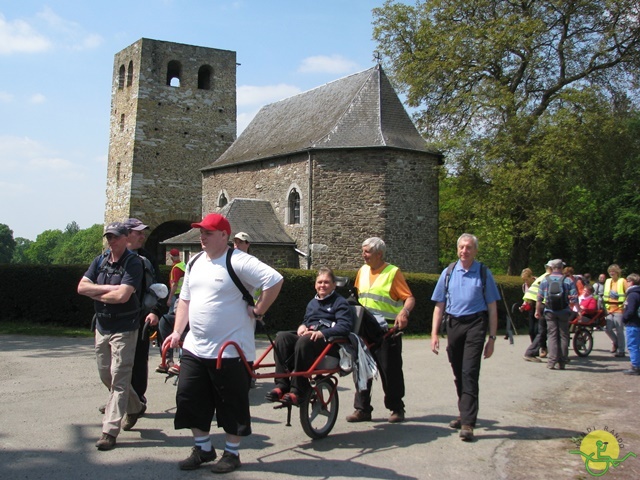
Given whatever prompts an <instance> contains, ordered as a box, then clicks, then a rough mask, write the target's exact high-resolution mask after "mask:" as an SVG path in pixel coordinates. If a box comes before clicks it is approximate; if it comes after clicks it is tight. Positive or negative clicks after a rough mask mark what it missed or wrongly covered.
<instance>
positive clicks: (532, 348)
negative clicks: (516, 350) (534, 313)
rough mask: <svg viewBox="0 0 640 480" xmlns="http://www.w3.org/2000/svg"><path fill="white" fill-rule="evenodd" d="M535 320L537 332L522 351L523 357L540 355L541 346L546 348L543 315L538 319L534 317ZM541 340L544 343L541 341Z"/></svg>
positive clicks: (545, 330)
mask: <svg viewBox="0 0 640 480" xmlns="http://www.w3.org/2000/svg"><path fill="white" fill-rule="evenodd" d="M536 321H537V322H538V333H537V334H536V336H535V338H534V339H533V341H532V342H531V344H530V345H529V347H528V348H527V351H526V352H524V356H525V357H537V356H538V355H540V349H541V348H544V349H545V350H546V349H547V321H546V320H545V318H544V316H542V318H540V319H539V320H537V319H536ZM543 340H544V344H543V343H542V342H543Z"/></svg>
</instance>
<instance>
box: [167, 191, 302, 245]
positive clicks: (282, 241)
mask: <svg viewBox="0 0 640 480" xmlns="http://www.w3.org/2000/svg"><path fill="white" fill-rule="evenodd" d="M220 213H221V214H222V215H224V216H225V217H227V219H228V220H229V223H230V224H231V237H230V238H231V239H232V238H233V236H234V235H235V234H236V233H238V232H246V233H248V234H249V236H250V237H251V243H252V244H255V245H290V246H292V247H295V244H296V242H295V241H294V240H293V239H292V238H291V237H290V236H289V235H288V234H287V232H285V230H284V227H283V226H282V223H280V221H278V218H277V217H276V213H275V212H274V211H273V207H272V206H271V204H270V203H269V202H268V201H266V200H256V199H253V198H235V199H233V200H232V201H231V202H230V203H228V204H227V205H225V206H224V208H222V209H221V210H220ZM161 243H163V244H172V245H184V244H194V243H200V229H198V228H192V229H191V230H189V231H188V232H185V233H182V234H180V235H176V236H175V237H172V238H168V239H166V240H164V241H163V242H161Z"/></svg>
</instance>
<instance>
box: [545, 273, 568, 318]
mask: <svg viewBox="0 0 640 480" xmlns="http://www.w3.org/2000/svg"><path fill="white" fill-rule="evenodd" d="M564 279H565V276H564V275H563V276H562V277H560V278H558V277H556V278H553V279H551V278H549V277H547V281H548V282H549V290H548V299H549V303H548V307H549V308H550V309H551V310H564V309H565V308H567V307H568V306H569V302H567V296H566V295H565V294H564Z"/></svg>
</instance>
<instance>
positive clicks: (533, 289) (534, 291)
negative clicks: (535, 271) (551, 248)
mask: <svg viewBox="0 0 640 480" xmlns="http://www.w3.org/2000/svg"><path fill="white" fill-rule="evenodd" d="M547 275H549V274H548V273H543V274H542V275H540V276H539V277H537V278H536V279H535V280H534V281H533V283H532V284H531V286H530V287H529V289H528V290H527V291H526V292H525V294H524V296H523V297H522V300H529V301H530V302H533V303H536V301H537V300H538V291H539V290H540V283H541V282H542V280H544V279H545V278H546V277H547Z"/></svg>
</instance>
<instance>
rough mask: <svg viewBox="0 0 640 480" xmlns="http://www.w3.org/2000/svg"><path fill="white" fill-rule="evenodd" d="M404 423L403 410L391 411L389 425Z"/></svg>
mask: <svg viewBox="0 0 640 480" xmlns="http://www.w3.org/2000/svg"><path fill="white" fill-rule="evenodd" d="M400 422H404V410H393V411H392V412H391V415H390V416H389V423H400Z"/></svg>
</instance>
